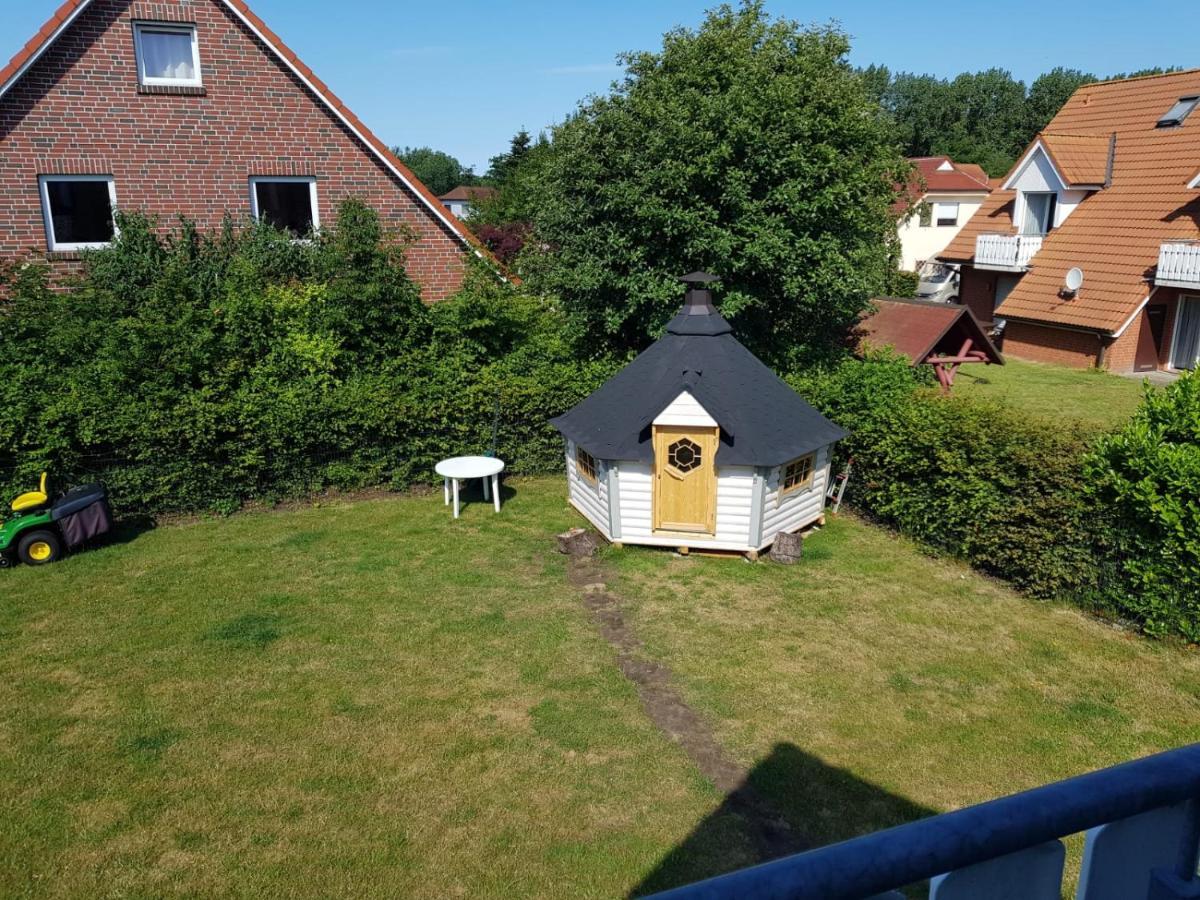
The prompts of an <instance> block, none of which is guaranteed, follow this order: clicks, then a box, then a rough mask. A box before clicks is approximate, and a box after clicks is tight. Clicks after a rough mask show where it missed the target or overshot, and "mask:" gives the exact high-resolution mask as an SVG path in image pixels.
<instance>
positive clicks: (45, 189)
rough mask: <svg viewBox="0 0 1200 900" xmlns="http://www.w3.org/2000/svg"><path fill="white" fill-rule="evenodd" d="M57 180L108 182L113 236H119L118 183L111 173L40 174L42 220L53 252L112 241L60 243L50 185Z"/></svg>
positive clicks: (65, 251)
mask: <svg viewBox="0 0 1200 900" xmlns="http://www.w3.org/2000/svg"><path fill="white" fill-rule="evenodd" d="M55 181H103V182H106V183H107V184H108V204H109V207H110V208H111V214H112V220H113V238H116V237H117V234H118V233H119V229H118V228H117V184H116V181H115V180H114V178H113V176H111V175H39V176H38V194H39V195H40V196H41V198H42V221H43V222H44V223H45V225H46V246H47V247H49V248H50V252H51V253H69V252H71V251H72V250H95V249H98V248H100V247H107V246H108V245H109V244H110V243H111V241H85V242H82V243H76V244H71V243H60V242H59V240H58V238H56V237H55V235H54V215H53V213H52V212H51V210H50V189H49V185H50V183H51V182H55Z"/></svg>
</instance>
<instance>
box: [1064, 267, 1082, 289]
mask: <svg viewBox="0 0 1200 900" xmlns="http://www.w3.org/2000/svg"><path fill="white" fill-rule="evenodd" d="M1064 283H1065V284H1066V293H1068V294H1076V293H1078V292H1079V289H1080V288H1081V287H1083V269H1081V268H1079V267H1078V266H1075V267H1074V268H1073V269H1069V270H1068V271H1067V277H1066V278H1065V279H1064Z"/></svg>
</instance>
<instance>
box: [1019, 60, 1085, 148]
mask: <svg viewBox="0 0 1200 900" xmlns="http://www.w3.org/2000/svg"><path fill="white" fill-rule="evenodd" d="M1095 80H1096V76H1095V75H1092V74H1091V73H1089V72H1080V71H1079V70H1078V69H1064V68H1063V67H1061V66H1059V67H1058V68H1055V69H1051V70H1050V71H1049V72H1047V73H1045V74H1044V75H1039V76H1038V77H1037V78H1036V79H1035V80H1034V82H1033V84H1031V85H1030V86H1029V96H1028V97H1026V98H1025V136H1026V140H1027V141H1028V140H1031V139H1032V138H1033V136H1034V135H1035V134H1037V133H1038V132H1039V131H1041V130H1042V129H1043V128H1045V127H1046V125H1047V124H1048V123H1049V122H1050V120H1051V119H1053V118H1054V117H1055V115H1057V114H1058V111H1059V110H1060V109H1062V106H1063V104H1064V103H1066V102H1067V101H1068V100H1070V99H1071V95H1072V94H1074V93H1075V92H1076V91H1077V90H1079V88H1081V87H1083V86H1084V85H1085V84H1091V83H1092V82H1093V81H1095Z"/></svg>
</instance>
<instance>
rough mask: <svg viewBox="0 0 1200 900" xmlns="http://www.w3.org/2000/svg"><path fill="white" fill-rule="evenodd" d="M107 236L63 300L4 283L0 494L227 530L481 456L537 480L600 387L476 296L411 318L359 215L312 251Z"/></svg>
mask: <svg viewBox="0 0 1200 900" xmlns="http://www.w3.org/2000/svg"><path fill="white" fill-rule="evenodd" d="M119 224H120V237H119V238H118V240H117V241H116V242H115V244H114V245H113V246H112V247H111V248H108V249H105V250H102V251H99V252H96V253H93V254H90V255H89V256H88V258H87V260H86V262H85V267H84V273H83V275H82V277H80V279H79V280H78V282H77V283H75V284H73V285H71V287H70V289H69V290H52V289H51V287H50V285H49V283H48V274H47V272H46V270H45V268H44V267H43V266H40V265H37V264H33V263H30V264H22V265H17V266H15V267H13V268H12V269H11V270H10V271H8V272H7V273H6V275H5V284H4V285H3V286H2V287H0V295H3V296H7V297H8V298H9V299H8V300H7V302H6V303H5V305H4V310H3V315H2V317H0V403H2V404H3V408H4V410H5V413H6V414H5V416H4V417H3V419H2V420H0V490H3V491H6V492H7V493H10V494H11V493H14V492H16V491H18V490H22V489H27V488H28V487H29V485H30V484H31V483H33V481H34V480H35V479H36V477H37V474H38V473H39V472H40V471H42V470H43V469H48V470H49V471H50V473H51V479H52V482H54V483H57V484H60V485H61V484H64V483H66V482H69V481H75V482H78V481H82V480H90V479H103V480H104V481H106V482H107V483H108V484H109V486H110V487H111V489H112V493H113V496H114V498H115V499H116V501H117V503H118V504H119V506H120V508H121V510H123V511H125V512H145V513H162V512H167V511H180V510H187V511H196V510H230V509H234V508H236V507H237V506H239V505H240V504H242V503H243V502H245V501H247V500H251V499H271V498H278V497H285V496H294V495H298V494H303V493H306V492H309V491H313V490H316V489H320V488H323V487H326V486H330V485H332V486H336V487H342V488H353V487H357V486H362V485H374V484H380V483H391V484H396V485H404V484H408V483H410V482H412V481H415V480H430V479H432V477H433V475H432V468H433V464H434V463H435V462H436V461H437V460H438V459H441V458H444V457H446V456H450V455H455V454H461V453H478V452H483V451H486V450H488V449H490V447H491V445H492V442H493V440H495V441H496V443H497V446H498V451H499V454H500V455H501V456H502V457H503V458H504V459H505V460H506V461H508V462H509V464H510V465H511V467H512V468H513V469H515V470H517V471H535V470H541V469H545V468H546V467H548V466H550V465H553V464H554V463H556V462H557V461H558V459H559V458H560V457H561V452H562V451H561V441H560V439H559V438H558V436H557V434H556V433H555V432H554V430H553V429H552V428H550V426H549V425H548V424H547V422H546V420H547V418H548V417H549V416H550V415H553V414H554V413H556V412H558V411H561V410H565V409H567V408H568V407H569V406H571V405H572V404H574V403H575V402H577V401H578V400H579V399H581V398H582V397H583V396H586V394H587V393H589V392H590V391H591V390H592V389H594V387H595V386H596V385H598V384H599V383H600V382H602V381H603V379H604V378H605V377H607V375H608V374H609V372H610V371H611V370H612V364H611V363H607V362H605V361H589V360H580V359H577V358H576V356H575V354H574V353H573V346H572V342H571V340H570V338H569V335H568V334H567V331H566V325H565V322H564V319H563V317H562V316H561V315H560V314H559V313H558V311H557V310H556V309H555V308H553V307H552V306H550V305H548V304H547V303H545V302H543V301H540V300H538V299H536V298H532V297H528V296H524V295H522V294H521V293H520V292H519V291H515V290H513V289H511V288H509V287H507V286H504V285H501V284H499V283H498V282H497V280H496V279H495V278H493V277H490V276H486V277H485V276H483V275H481V274H480V273H472V274H471V276H470V277H469V279H468V285H467V287H466V288H465V289H464V291H463V292H462V295H461V296H460V297H459V298H458V299H456V300H455V301H453V302H449V303H445V304H440V305H438V306H436V307H433V308H428V307H426V306H424V305H423V304H422V303H421V301H420V298H419V295H418V291H417V289H416V287H415V285H414V284H413V283H412V282H410V281H409V280H408V278H407V277H406V276H405V273H404V268H403V256H402V254H403V246H402V245H397V244H396V243H395V242H393V241H390V240H385V238H388V237H397V236H388V235H385V234H383V232H382V231H381V227H380V222H379V220H378V217H377V216H376V215H375V214H374V212H372V211H371V210H370V209H369V208H367V207H365V206H363V205H362V204H360V203H357V202H353V201H351V202H348V203H347V204H346V205H345V206H344V207H343V208H342V210H341V212H340V215H339V217H338V221H337V224H336V226H335V227H333V228H331V229H328V230H326V231H324V232H323V233H322V234H321V235H320V236H319V237H317V238H316V239H314V240H313V241H311V242H296V241H293V240H291V239H290V237H289V236H288V235H286V234H281V233H279V232H276V231H273V230H272V229H270V228H266V227H246V228H238V229H234V228H233V227H227V228H226V229H224V230H223V231H222V232H221V233H219V234H216V235H205V234H201V233H199V232H197V231H196V230H195V229H194V228H192V227H190V226H189V225H187V224H186V223H185V224H183V225H181V226H180V227H179V228H178V229H176V230H175V231H174V233H172V234H170V235H167V236H163V235H162V234H161V232H160V231H159V230H158V229H156V228H155V227H154V223H152V222H150V221H147V220H146V219H144V218H142V217H139V216H136V215H126V216H122V217H121V220H120V223H119Z"/></svg>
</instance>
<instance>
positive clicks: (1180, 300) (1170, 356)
mask: <svg viewBox="0 0 1200 900" xmlns="http://www.w3.org/2000/svg"><path fill="white" fill-rule="evenodd" d="M1187 300H1191V301H1192V302H1194V303H1200V294H1185V293H1182V292H1180V293H1179V294H1178V295H1176V299H1175V321H1174V322H1173V323H1172V325H1171V347H1170V349H1169V350H1167V370H1168V371H1170V372H1187V371H1190V370H1189V369H1179V368H1176V367H1175V350H1176V349H1177V347H1176V344H1177V343H1178V342H1179V320H1180V319H1182V318H1183V304H1184V302H1185V301H1187ZM1138 315H1141V310H1139V311H1138Z"/></svg>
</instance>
